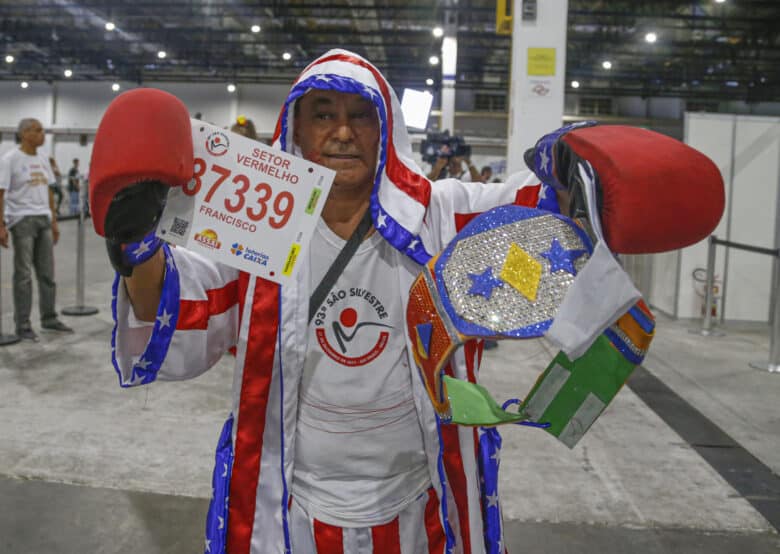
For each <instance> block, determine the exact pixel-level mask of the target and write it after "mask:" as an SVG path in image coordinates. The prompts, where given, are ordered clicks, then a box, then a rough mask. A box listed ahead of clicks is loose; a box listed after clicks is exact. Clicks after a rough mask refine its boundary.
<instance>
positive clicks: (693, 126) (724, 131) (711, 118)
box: [656, 113, 734, 318]
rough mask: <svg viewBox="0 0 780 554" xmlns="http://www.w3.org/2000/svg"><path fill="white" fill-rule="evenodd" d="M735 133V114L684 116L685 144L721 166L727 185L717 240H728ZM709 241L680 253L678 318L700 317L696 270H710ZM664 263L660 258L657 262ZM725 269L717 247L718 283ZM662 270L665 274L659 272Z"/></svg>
mask: <svg viewBox="0 0 780 554" xmlns="http://www.w3.org/2000/svg"><path fill="white" fill-rule="evenodd" d="M733 130H734V116H733V115H719V114H699V113H686V114H685V137H686V140H685V142H686V143H687V144H688V145H690V146H691V147H693V148H696V149H697V150H699V151H700V152H702V153H703V154H705V155H706V156H708V157H709V158H710V159H711V160H712V161H713V162H715V164H716V165H717V166H718V169H719V170H720V173H721V175H722V176H723V181H724V183H725V186H726V209H725V210H724V213H723V217H722V218H721V220H720V223H719V224H718V226H717V227H716V228H715V230H714V231H713V234H714V235H717V236H718V238H721V239H725V238H726V229H727V216H728V209H729V208H728V205H729V194H730V191H729V176H730V173H731V148H732V134H733ZM707 247H708V241H707V240H706V239H705V240H703V241H701V242H699V243H697V244H694V245H693V246H689V247H688V248H684V249H683V250H682V251H681V254H680V264H679V272H680V291H679V297H678V300H677V316H678V317H682V318H689V317H701V315H702V306H703V303H704V301H703V299H702V296H701V293H703V292H704V288H703V287H702V286H701V285H700V284H698V285H697V284H696V283H695V282H694V279H693V271H694V270H695V269H697V268H705V269H706V267H707ZM659 258H660V259H661V260H663V259H664V258H661V257H659V256H656V259H659ZM724 267H725V251H724V249H723V247H718V249H717V257H716V265H715V276H716V280H722V279H723V271H724ZM659 271H663V270H661V269H659Z"/></svg>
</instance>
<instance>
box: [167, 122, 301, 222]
mask: <svg viewBox="0 0 780 554" xmlns="http://www.w3.org/2000/svg"><path fill="white" fill-rule="evenodd" d="M215 134H216V133H212V135H210V139H211V137H212V136H213V135H215ZM210 139H209V140H210ZM226 139H227V137H225V140H226ZM214 140H216V138H215V139H214ZM218 144H222V141H220V143H218ZM256 150H257V153H258V155H261V156H262V157H264V158H270V160H268V161H267V163H266V162H263V163H261V162H259V161H258V159H256V158H250V157H249V156H244V155H242V154H239V155H238V157H239V163H242V165H245V166H247V167H249V168H251V169H254V170H255V172H258V173H266V174H269V175H272V176H274V177H276V178H282V179H283V180H287V181H288V182H289V183H291V184H295V183H297V182H298V176H297V175H295V174H292V173H289V172H286V171H284V170H280V169H279V168H278V167H276V166H274V165H273V163H274V162H275V161H278V162H279V164H280V165H281V166H282V167H289V163H290V162H289V160H285V159H283V158H281V156H274V155H273V154H269V153H268V152H265V151H261V150H259V149H256ZM225 152H227V149H226V150H225ZM266 154H268V156H265V155H266ZM274 158H277V159H274ZM242 160H243V161H242ZM244 161H245V162H246V163H244ZM252 162H254V163H252ZM203 187H208V191H207V192H206V195H205V197H204V198H203V202H202V203H201V205H200V207H199V208H198V210H199V212H200V213H201V214H203V215H205V216H206V217H209V218H212V219H215V220H217V221H222V222H224V223H227V224H228V225H231V226H234V227H238V228H239V229H242V230H245V231H249V232H254V231H256V230H257V225H256V224H257V223H259V222H261V221H263V220H267V223H268V226H269V227H271V229H281V228H282V227H284V226H285V225H286V224H287V221H288V220H289V219H290V216H291V215H292V213H293V208H294V207H295V198H294V196H293V194H292V193H291V192H289V191H287V190H282V191H279V192H275V191H274V189H273V187H272V186H271V185H270V184H269V183H267V182H264V181H260V182H253V181H252V180H251V179H250V178H249V177H248V176H246V175H244V174H243V173H235V174H234V173H233V171H232V170H230V169H228V168H226V167H223V166H221V165H218V164H215V163H212V164H211V166H209V165H208V164H207V163H206V161H205V160H204V159H203V158H195V173H194V175H193V177H192V179H191V180H190V181H189V183H187V184H185V185H184V186H183V187H182V190H183V192H184V194H186V195H188V196H195V195H196V194H198V193H199V192H200V190H201V188H203ZM220 187H224V189H226V190H227V192H226V193H225V190H222V191H221V194H219V195H217V196H216V197H215V193H216V192H217V191H218V190H219V189H220ZM220 200H222V202H220Z"/></svg>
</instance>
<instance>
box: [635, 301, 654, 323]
mask: <svg viewBox="0 0 780 554" xmlns="http://www.w3.org/2000/svg"><path fill="white" fill-rule="evenodd" d="M636 307H637V308H639V309H640V310H641V311H642V312H643V313H644V314H645V315H646V316H647V317H648V318H650V319H651V320H652V321H655V316H654V315H653V312H651V311H650V308H648V307H647V304H645V301H644V299H642V298H640V299H639V301H638V302H637V303H636Z"/></svg>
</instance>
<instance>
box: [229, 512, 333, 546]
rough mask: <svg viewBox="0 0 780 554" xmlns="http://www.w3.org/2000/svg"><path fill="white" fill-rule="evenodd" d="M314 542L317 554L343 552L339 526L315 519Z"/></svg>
mask: <svg viewBox="0 0 780 554" xmlns="http://www.w3.org/2000/svg"><path fill="white" fill-rule="evenodd" d="M314 544H315V547H316V548H317V554H344V535H343V532H342V530H341V527H336V526H335V525H328V524H327V523H323V522H321V521H319V520H316V519H315V520H314ZM231 554H232V553H231Z"/></svg>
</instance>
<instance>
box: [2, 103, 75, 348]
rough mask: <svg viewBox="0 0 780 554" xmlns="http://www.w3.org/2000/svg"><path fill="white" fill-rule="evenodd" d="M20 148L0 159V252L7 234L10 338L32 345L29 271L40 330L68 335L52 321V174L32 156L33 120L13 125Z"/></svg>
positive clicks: (39, 131)
mask: <svg viewBox="0 0 780 554" xmlns="http://www.w3.org/2000/svg"><path fill="white" fill-rule="evenodd" d="M17 133H18V135H19V140H20V145H19V148H15V149H13V150H10V151H9V152H7V153H6V154H5V155H4V156H3V157H2V158H0V213H4V214H5V222H0V246H3V247H5V248H7V247H8V231H10V233H11V237H12V241H13V247H14V275H13V297H14V323H15V324H16V334H17V335H18V336H19V337H21V338H23V339H27V340H33V341H37V340H38V336H37V335H36V333H35V331H33V329H32V325H31V323H30V312H31V311H32V269H33V268H35V276H36V278H37V280H38V301H39V309H40V317H41V327H43V328H44V329H49V330H53V331H63V332H73V329H71V328H70V327H68V326H67V325H65V324H64V323H62V322H61V321H60V320H59V319H57V312H56V310H55V307H54V305H55V296H56V284H55V282H54V252H53V245H54V244H56V243H57V241H58V240H59V237H60V231H59V228H58V226H57V214H56V208H55V206H54V193H53V192H52V190H51V189H50V188H49V186H48V185H49V183H51V182H52V181H54V174H53V173H52V169H51V166H50V165H49V161H48V159H47V158H46V157H45V156H43V155H42V154H39V153H38V148H39V147H40V146H41V145H42V144H43V142H44V140H45V135H44V132H43V126H42V125H41V123H40V121H38V120H37V119H32V118H27V119H22V120H21V121H20V122H19V127H18V130H17Z"/></svg>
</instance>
